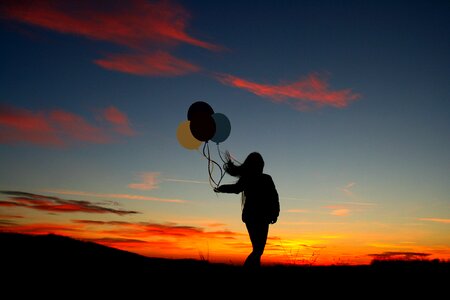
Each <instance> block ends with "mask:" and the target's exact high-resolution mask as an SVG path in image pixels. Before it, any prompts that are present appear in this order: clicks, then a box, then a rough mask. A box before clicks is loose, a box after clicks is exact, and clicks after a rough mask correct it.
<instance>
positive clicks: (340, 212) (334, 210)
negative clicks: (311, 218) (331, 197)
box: [325, 205, 350, 217]
mask: <svg viewBox="0 0 450 300" xmlns="http://www.w3.org/2000/svg"><path fill="white" fill-rule="evenodd" d="M325 208H328V209H330V215H332V216H338V217H345V216H348V215H350V209H349V208H347V207H343V206H341V205H329V206H325Z"/></svg>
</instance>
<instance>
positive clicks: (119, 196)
mask: <svg viewBox="0 0 450 300" xmlns="http://www.w3.org/2000/svg"><path fill="white" fill-rule="evenodd" d="M45 192H48V193H55V194H60V195H74V196H86V197H97V198H110V199H127V200H145V201H158V202H170V203H185V202H187V200H182V199H170V198H159V197H152V196H142V195H133V194H109V193H92V192H84V191H73V190H46V191H45Z"/></svg>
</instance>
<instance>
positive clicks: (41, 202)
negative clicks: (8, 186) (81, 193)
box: [0, 191, 138, 215]
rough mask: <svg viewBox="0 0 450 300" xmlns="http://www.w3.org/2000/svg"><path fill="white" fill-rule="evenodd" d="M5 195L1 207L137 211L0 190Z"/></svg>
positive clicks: (98, 211)
mask: <svg viewBox="0 0 450 300" xmlns="http://www.w3.org/2000/svg"><path fill="white" fill-rule="evenodd" d="M0 193H1V194H3V195H7V196H8V199H7V200H2V201H0V206H3V207H26V208H31V209H37V210H44V211H50V212H59V213H71V212H85V213H114V214H117V215H127V214H136V213H138V212H137V211H130V210H120V209H114V208H109V207H104V206H100V205H97V204H94V203H92V202H89V201H82V200H67V199H62V198H58V197H51V196H45V195H39V194H31V193H26V192H20V191H0Z"/></svg>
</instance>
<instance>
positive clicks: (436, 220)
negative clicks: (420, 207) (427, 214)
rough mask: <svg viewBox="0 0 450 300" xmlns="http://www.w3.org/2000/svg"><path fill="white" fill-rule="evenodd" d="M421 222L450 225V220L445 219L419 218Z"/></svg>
mask: <svg viewBox="0 0 450 300" xmlns="http://www.w3.org/2000/svg"><path fill="white" fill-rule="evenodd" d="M419 220H420V221H430V222H436V223H442V224H450V219H443V218H419Z"/></svg>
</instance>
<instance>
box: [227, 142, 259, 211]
mask: <svg viewBox="0 0 450 300" xmlns="http://www.w3.org/2000/svg"><path fill="white" fill-rule="evenodd" d="M225 155H226V162H225V164H224V166H223V167H224V170H225V172H227V173H228V174H230V175H231V176H234V177H238V178H239V179H241V178H242V177H244V178H245V177H246V176H252V175H258V174H262V172H263V169H264V160H263V158H262V156H261V154H259V153H258V152H252V153H250V154H249V155H248V156H247V158H246V159H245V160H244V162H243V163H242V164H239V163H236V162H235V161H236V160H234V159H233V158H232V157H231V155H230V153H229V152H228V151H227V152H226V153H225ZM245 200H246V195H245V191H244V192H242V194H241V209H243V208H244V205H245Z"/></svg>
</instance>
